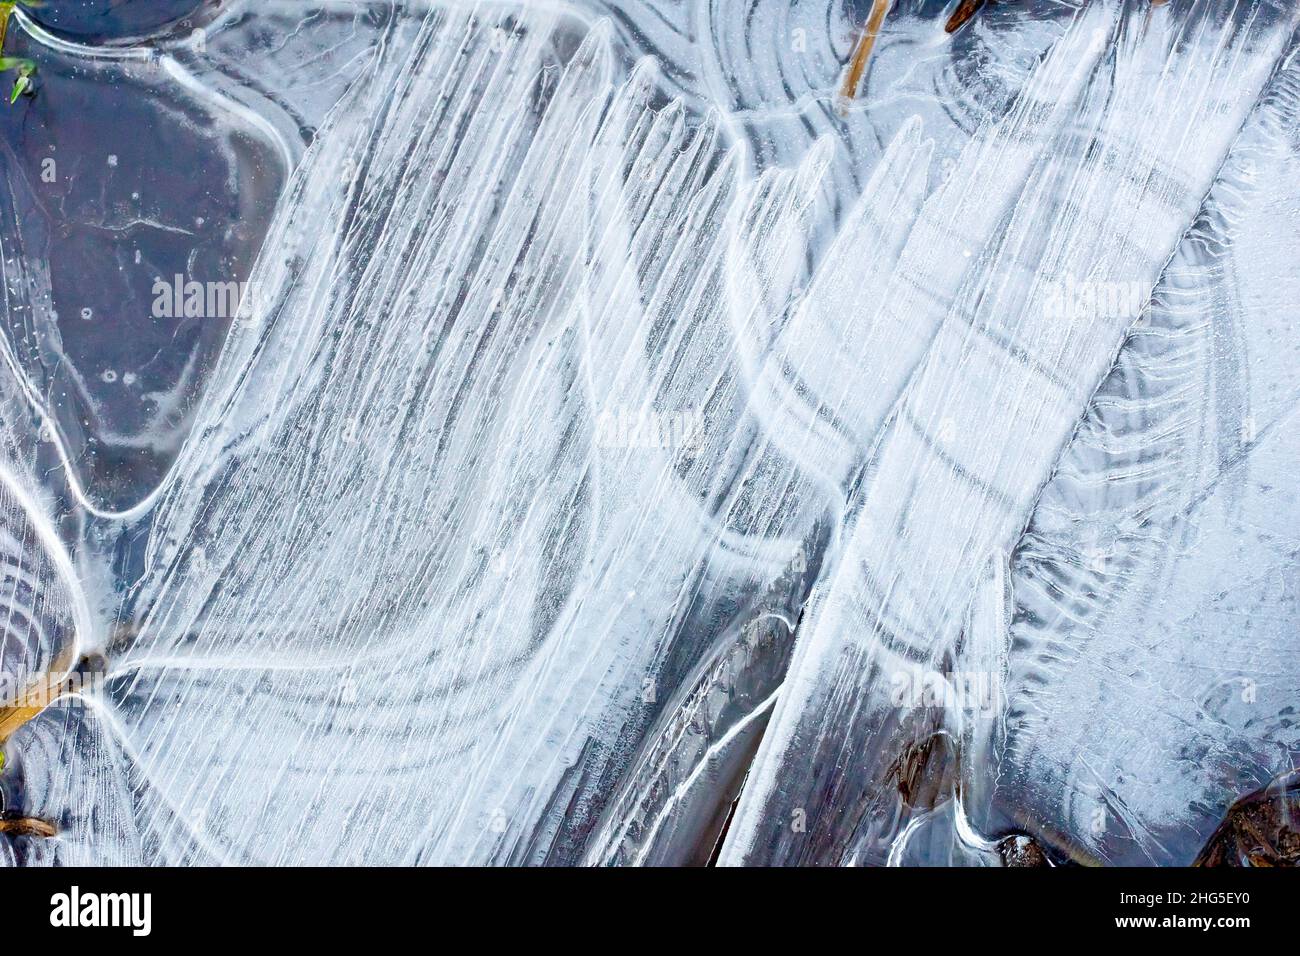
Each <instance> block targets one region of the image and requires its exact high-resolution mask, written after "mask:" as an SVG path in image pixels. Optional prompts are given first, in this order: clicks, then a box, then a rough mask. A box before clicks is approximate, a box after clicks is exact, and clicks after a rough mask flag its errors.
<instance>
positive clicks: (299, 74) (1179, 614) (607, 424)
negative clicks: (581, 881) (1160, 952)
mask: <svg viewBox="0 0 1300 956" xmlns="http://www.w3.org/2000/svg"><path fill="white" fill-rule="evenodd" d="M869 6H870V4H860V5H857V6H855V5H852V4H850V5H847V6H846V5H843V4H839V3H829V2H827V3H822V4H796V5H788V4H783V3H778V2H775V0H760V2H758V3H748V4H740V3H732V2H721V3H713V4H687V3H676V2H666V0H655V2H644V0H626V2H624V0H619V2H614V0H602V2H596V0H591V2H583V3H574V4H560V3H554V4H551V3H547V4H534V3H530V4H526V5H519V6H512V5H508V4H491V5H486V4H485V5H476V4H460V3H436V2H433V3H425V2H420V3H415V2H411V3H400V4H354V3H343V2H328V3H308V4H303V3H298V2H293V3H290V2H266V3H258V4H232V5H230V6H228V7H225V8H223V9H222V10H221V11H220V12H219V13H217V14H216V15H213V16H211V17H207V16H199V15H198V14H195V18H194V19H193V20H191V21H184V22H177V21H175V20H172V19H168V20H167V21H166V22H161V21H160V23H158V24H152V23H149V24H143V25H136V27H131V25H124V26H123V27H122V29H123V30H124V31H125V33H126V34H128V35H130V36H129V37H128V39H121V38H119V39H117V40H114V41H113V42H109V43H104V42H102V38H101V39H95V38H90V39H87V38H86V37H85V36H82V35H80V34H79V33H78V31H77V30H76V29H74V28H73V27H71V26H69V25H67V24H64V25H62V26H61V29H62V30H64V31H65V32H63V33H57V34H56V33H51V32H48V30H47V26H48V28H49V29H50V30H56V29H60V25H58V24H47V25H46V26H42V25H40V24H39V23H37V22H35V21H33V20H32V19H31V17H32V16H39V11H37V12H36V13H35V14H23V15H22V16H21V19H20V22H19V23H18V24H17V26H16V27H15V30H19V29H20V28H21V30H20V32H21V34H22V36H21V39H19V40H18V41H16V42H19V43H22V44H25V45H26V46H27V48H28V55H33V56H38V57H41V58H43V59H42V64H43V65H42V68H41V70H42V72H41V74H40V75H41V77H42V84H43V85H42V89H41V91H40V93H39V94H38V96H37V98H36V99H34V100H31V101H24V102H22V103H20V104H19V105H18V106H17V107H15V108H14V109H15V110H23V111H25V112H10V113H8V114H6V115H5V116H4V117H3V118H2V119H0V125H3V126H4V147H3V152H2V155H3V157H4V164H5V165H4V169H5V177H4V188H3V189H2V190H0V252H2V253H3V255H2V257H0V258H2V259H3V264H4V273H5V291H6V296H5V324H4V326H3V330H2V331H3V335H2V336H0V354H2V355H3V358H4V360H5V361H4V363H3V368H0V399H2V400H3V404H2V405H0V413H2V416H0V426H2V427H0V450H2V452H3V455H4V457H3V459H0V518H2V520H3V540H0V547H2V548H3V551H4V558H5V563H6V567H7V568H9V569H10V571H9V578H8V579H7V580H8V583H7V584H6V585H5V589H4V591H3V592H0V593H3V595H4V603H5V609H6V614H7V617H8V620H9V622H10V623H9V626H8V627H7V628H6V630H5V632H4V634H3V642H4V643H3V645H0V654H2V655H3V656H0V674H3V675H5V676H6V678H9V677H10V675H13V677H12V679H11V683H12V684H14V685H15V686H17V685H23V686H26V683H27V682H30V681H31V680H33V679H49V678H51V677H52V678H53V679H55V680H56V681H62V680H64V679H65V678H66V679H71V680H74V682H75V679H76V678H78V677H79V675H81V674H84V673H87V672H95V671H96V669H97V668H103V670H104V677H103V684H104V686H103V688H102V691H101V690H99V689H98V688H96V692H95V693H93V694H90V693H80V692H76V693H69V695H68V696H67V697H66V698H65V699H63V700H62V701H60V702H59V703H56V704H55V705H53V706H51V707H49V708H46V709H44V710H30V709H29V710H24V709H21V708H17V707H14V706H9V707H3V709H0V742H3V746H4V752H5V754H6V758H7V759H6V763H5V767H4V769H3V770H0V801H2V803H3V805H2V806H0V811H3V812H6V813H16V814H20V815H22V816H24V817H33V818H40V819H44V820H48V821H51V822H53V823H54V824H55V825H56V826H57V827H58V829H59V835H58V836H57V837H56V838H53V839H47V838H38V837H30V836H24V837H9V836H4V835H0V861H7V862H18V863H82V862H84V863H121V864H155V863H187V862H205V863H271V864H286V863H583V864H598V865H600V864H618V865H638V864H664V863H669V864H673V863H692V864H704V863H708V862H711V861H716V862H719V863H723V864H790V863H803V864H848V863H864V864H866V863H876V864H885V863H892V864H912V863H937V862H970V863H993V864H995V863H998V862H1000V861H1001V857H1000V855H999V852H998V850H997V841H998V840H1000V839H1001V838H1003V837H1005V836H1007V835H1008V834H1031V835H1032V836H1033V837H1034V838H1035V839H1036V840H1038V841H1039V842H1040V843H1041V844H1042V845H1044V846H1046V847H1048V850H1049V855H1050V856H1051V857H1052V858H1053V859H1055V860H1057V861H1064V860H1065V859H1068V858H1071V857H1073V858H1075V859H1079V860H1083V861H1089V862H1091V861H1103V862H1114V863H1130V862H1146V861H1154V862H1160V863H1182V862H1188V861H1190V860H1191V859H1192V858H1193V857H1195V856H1196V854H1197V852H1198V851H1199V850H1200V848H1201V847H1202V846H1203V845H1204V843H1205V841H1206V839H1208V838H1209V836H1210V833H1211V832H1212V831H1213V829H1214V827H1215V826H1216V825H1217V823H1218V822H1219V820H1221V819H1222V817H1223V814H1224V812H1225V811H1226V808H1227V807H1228V805H1230V804H1231V803H1232V802H1233V801H1234V800H1236V799H1237V798H1238V797H1240V796H1242V795H1244V794H1245V793H1248V792H1250V791H1253V790H1256V789H1258V788H1259V787H1260V786H1262V785H1263V784H1264V783H1266V782H1267V781H1268V780H1270V779H1272V778H1273V777H1274V776H1276V775H1278V774H1280V773H1282V772H1284V771H1286V770H1288V769H1290V768H1291V767H1292V766H1294V764H1295V757H1296V750H1297V747H1298V746H1300V742H1298V741H1297V738H1296V732H1295V730H1294V728H1293V723H1292V708H1293V706H1294V702H1295V699H1296V693H1297V689H1298V688H1297V678H1298V676H1300V675H1297V673H1296V668H1295V665H1294V663H1293V660H1294V655H1293V653H1292V651H1293V644H1292V635H1293V634H1294V633H1295V626H1294V625H1295V618H1296V615H1297V603H1296V602H1297V595H1296V583H1295V582H1296V571H1295V565H1294V561H1295V557H1296V553H1297V551H1300V542H1297V540H1296V537H1297V535H1296V534H1295V533H1294V532H1293V531H1292V530H1291V525H1293V524H1294V521H1293V520H1292V519H1293V516H1294V517H1300V515H1293V513H1294V512H1295V510H1296V500H1295V495H1294V494H1293V493H1292V491H1291V490H1290V489H1289V485H1288V482H1287V478H1288V476H1289V475H1291V474H1293V473H1294V465H1295V462H1293V461H1292V459H1293V458H1294V457H1295V453H1294V452H1293V451H1292V450H1291V449H1293V448H1295V447H1297V446H1296V443H1295V441H1294V436H1292V435H1291V430H1290V425H1289V423H1290V421H1291V418H1292V409H1293V408H1294V407H1295V404H1296V400H1297V398H1300V395H1297V389H1298V388H1300V383H1297V382H1295V381H1294V378H1295V375H1294V372H1293V371H1292V369H1293V368H1295V362H1294V357H1295V351H1296V349H1297V345H1296V342H1295V341H1294V340H1295V334H1294V333H1295V329H1294V324H1295V323H1294V321H1293V320H1294V315H1293V313H1294V309H1295V307H1294V304H1293V303H1294V302H1295V300H1296V292H1297V289H1296V288H1295V285H1296V281H1297V280H1296V279H1295V278H1294V268H1293V266H1292V262H1293V260H1294V252H1295V250H1296V247H1297V240H1300V236H1298V235H1297V228H1300V227H1298V226H1297V224H1298V223H1300V193H1297V187H1295V186H1294V185H1293V183H1294V182H1295V181H1296V175H1295V174H1296V172H1297V169H1296V167H1297V165H1300V159H1297V156H1296V148H1297V145H1298V142H1297V140H1296V137H1295V135H1294V128H1295V120H1296V111H1297V103H1296V97H1297V95H1300V92H1298V90H1300V86H1298V84H1300V76H1298V75H1297V74H1296V68H1295V67H1294V65H1293V64H1292V62H1291V57H1292V54H1293V52H1294V50H1295V49H1296V46H1295V39H1294V37H1293V35H1292V31H1293V30H1295V29H1296V26H1297V21H1300V10H1296V9H1294V8H1293V5H1291V4H1284V3H1281V2H1250V3H1241V4H1237V5H1233V6H1226V5H1222V4H1217V3H1196V2H1189V3H1183V4H1173V5H1164V6H1151V5H1150V4H1148V3H1146V2H1145V0H1143V2H1140V3H1139V2H1131V3H1119V2H1102V0H1098V2H1093V3H1088V4H1066V3H1060V4H1051V5H1042V6H1041V7H1040V6H1039V5H1032V4H1031V5H1027V7H1026V8H1025V9H1019V8H1018V7H1017V5H998V6H996V7H993V8H989V9H988V10H987V11H986V13H985V14H982V15H981V16H980V17H979V18H977V19H976V20H974V21H973V22H972V23H971V24H969V25H968V26H967V27H965V28H963V30H962V31H960V32H959V33H957V34H956V35H955V36H952V37H949V36H948V35H946V34H945V33H944V32H943V30H942V24H943V20H944V19H945V18H946V13H945V5H943V4H937V3H908V2H900V3H897V4H895V5H894V9H893V10H892V12H891V14H890V16H889V17H888V18H887V20H886V23H885V28H884V30H883V32H882V34H881V36H880V38H879V41H878V44H877V46H876V48H875V49H874V51H873V56H872V60H871V63H870V64H869V65H868V69H867V72H866V75H865V78H864V80H863V85H862V88H861V90H860V91H859V93H858V95H857V97H856V98H855V99H853V100H851V101H848V102H846V101H844V100H843V99H842V97H841V96H840V92H839V90H840V86H841V82H842V78H843V68H844V63H845V62H846V61H847V60H848V58H849V57H850V55H851V51H852V48H853V46H854V44H855V43H856V41H857V30H858V27H859V25H860V24H861V22H862V21H863V20H864V19H865V16H866V13H867V8H868V7H869ZM136 28H138V29H139V30H140V31H153V32H151V33H149V35H148V36H145V37H135V36H134V35H133V34H132V30H133V29H136ZM100 102H102V103H105V104H110V103H118V102H120V103H122V104H126V107H125V108H129V109H130V110H132V111H134V112H132V113H130V114H129V117H130V122H129V127H130V128H128V122H127V120H126V119H124V118H123V117H122V116H120V115H114V114H112V113H111V112H109V111H107V110H99V109H96V107H95V104H96V103H100ZM73 107H75V108H76V110H78V111H86V110H88V111H90V112H91V113H92V114H93V115H94V116H95V117H98V118H97V119H93V120H92V121H91V122H92V123H93V122H100V123H102V124H103V131H102V133H101V132H95V131H94V130H93V129H92V128H91V127H90V126H88V125H87V123H86V121H85V119H84V116H83V114H82V112H74V110H73ZM24 117H26V118H24ZM69 131H75V134H74V133H73V132H69ZM50 156H54V157H56V158H57V162H58V163H59V164H65V165H64V166H63V168H64V170H65V173H64V176H63V178H57V179H56V180H55V181H53V182H44V181H43V180H42V179H41V176H40V172H41V168H42V167H41V162H42V160H43V159H45V158H48V157H50ZM110 157H111V158H112V161H110ZM182 161H184V163H185V165H180V163H181V162H182ZM133 203H134V204H135V205H132V204H133ZM174 275H182V276H183V277H184V278H185V279H186V280H190V279H193V280H196V281H198V282H211V281H228V280H234V281H236V282H245V281H246V282H247V286H246V287H245V288H246V291H245V293H244V294H243V295H242V296H241V297H240V299H239V301H238V305H237V307H236V308H232V309H231V310H230V312H229V314H221V315H206V314H204V315H194V316H185V315H167V316H159V315H158V314H157V312H156V311H152V310H151V305H152V304H153V303H154V301H155V289H154V283H155V281H156V280H157V279H158V278H159V277H165V278H167V279H168V280H170V279H171V278H172V276H174ZM83 301H84V302H86V303H88V305H87V307H88V308H89V309H90V311H91V318H90V319H82V318H81V317H80V315H81V313H80V311H79V309H80V307H79V306H77V305H76V303H79V302H83ZM105 372H111V373H112V374H111V375H105V374H104V373H105ZM128 372H129V373H130V374H131V380H130V382H129V383H128V382H127V381H126V380H125V376H126V374H127V373H128ZM146 379H147V380H146ZM128 385H130V386H131V387H130V388H128V387H127V386H128ZM132 389H135V393H133V392H132Z"/></svg>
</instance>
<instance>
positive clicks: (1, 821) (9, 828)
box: [0, 817, 59, 838]
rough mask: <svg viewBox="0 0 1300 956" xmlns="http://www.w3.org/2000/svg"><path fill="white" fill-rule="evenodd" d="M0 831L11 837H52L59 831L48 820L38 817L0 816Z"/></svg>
mask: <svg viewBox="0 0 1300 956" xmlns="http://www.w3.org/2000/svg"><path fill="white" fill-rule="evenodd" d="M0 833H3V834H4V835H5V836H11V837H24V836H26V837H45V838H48V837H52V836H57V835H58V833H59V831H58V829H57V828H56V827H55V826H54V824H53V823H50V822H49V821H48V820H42V819H40V818H39V817H0Z"/></svg>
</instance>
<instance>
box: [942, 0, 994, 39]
mask: <svg viewBox="0 0 1300 956" xmlns="http://www.w3.org/2000/svg"><path fill="white" fill-rule="evenodd" d="M985 2H986V0H961V3H959V4H957V9H956V10H954V11H953V12H952V16H950V17H949V18H948V22H947V23H945V24H944V25H943V29H944V31H945V32H946V33H956V32H957V31H958V30H960V29H961V28H962V27H964V26H965V25H966V21H968V20H969V19H970V18H971V17H973V16H975V14H977V13H979V12H980V9H981V8H982V7H983V6H984V4H985Z"/></svg>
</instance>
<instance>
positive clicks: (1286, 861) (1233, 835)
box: [1193, 770, 1300, 867]
mask: <svg viewBox="0 0 1300 956" xmlns="http://www.w3.org/2000/svg"><path fill="white" fill-rule="evenodd" d="M1193 865H1194V866H1214V867H1219V866H1227V867H1273V866H1300V770H1292V771H1289V772H1287V773H1285V774H1282V775H1281V776H1280V777H1278V778H1277V779H1275V780H1273V782H1272V783H1270V784H1269V785H1268V786H1267V787H1265V788H1264V789H1262V790H1256V791H1255V792H1254V793H1251V794H1248V795H1247V796H1244V797H1242V798H1241V799H1240V800H1238V801H1237V802H1236V803H1234V804H1233V805H1232V806H1231V807H1229V808H1228V812H1227V815H1226V816H1225V817H1224V819H1223V822H1222V823H1221V824H1219V828H1218V829H1217V830H1215V831H1214V833H1213V835H1212V836H1211V837H1210V839H1209V840H1207V841H1206V843H1205V847H1204V849H1202V850H1201V852H1200V855H1199V856H1197V858H1196V862H1195V863H1194V864H1193Z"/></svg>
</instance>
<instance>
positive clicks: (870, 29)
mask: <svg viewBox="0 0 1300 956" xmlns="http://www.w3.org/2000/svg"><path fill="white" fill-rule="evenodd" d="M892 2H893V0H875V2H874V3H873V4H872V6H871V12H870V13H869V14H867V22H866V24H865V25H864V26H863V27H862V34H861V35H860V36H859V37H858V42H857V45H856V46H855V47H854V48H853V55H852V56H851V57H850V58H849V69H848V72H847V73H845V74H844V83H843V85H842V86H841V87H840V98H841V99H843V100H845V101H847V100H851V99H853V97H855V96H857V95H858V84H859V83H861V82H862V74H863V73H865V72H866V71H867V61H868V60H870V59H871V48H872V47H874V46H875V45H876V37H877V36H878V35H879V34H880V25H881V24H882V23H884V22H885V14H887V13H889V8H890V6H892Z"/></svg>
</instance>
